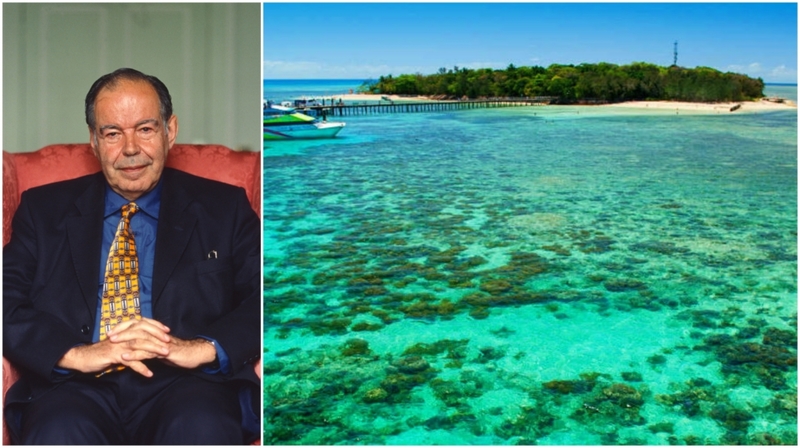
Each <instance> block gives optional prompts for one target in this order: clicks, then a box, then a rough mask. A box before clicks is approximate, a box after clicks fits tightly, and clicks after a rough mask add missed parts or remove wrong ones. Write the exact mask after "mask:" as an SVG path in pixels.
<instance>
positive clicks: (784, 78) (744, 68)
mask: <svg viewBox="0 0 800 448" xmlns="http://www.w3.org/2000/svg"><path fill="white" fill-rule="evenodd" d="M726 70H727V71H729V72H734V73H742V74H745V75H747V76H751V77H754V78H761V79H763V80H764V81H765V82H787V83H796V82H797V70H796V69H791V68H789V67H786V65H783V64H782V65H779V66H777V67H773V68H771V69H769V68H765V67H764V66H763V64H761V63H760V62H753V63H750V64H747V65H738V64H733V65H729V66H728V67H727V68H726Z"/></svg>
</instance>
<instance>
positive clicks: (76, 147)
mask: <svg viewBox="0 0 800 448" xmlns="http://www.w3.org/2000/svg"><path fill="white" fill-rule="evenodd" d="M167 166H169V167H172V168H177V169H180V170H183V171H186V172H189V173H192V174H194V175H197V176H202V177H206V178H209V179H214V180H218V181H221V182H226V183H229V184H232V185H236V186H239V187H242V188H244V189H245V190H246V192H247V198H248V199H249V200H250V205H251V206H252V207H253V210H255V212H256V214H257V215H259V216H260V214H261V156H260V154H258V153H255V152H237V151H233V150H231V149H229V148H227V147H225V146H219V145H179V144H176V145H175V146H173V148H172V149H171V150H170V152H169V156H168V157H167ZM98 171H100V163H99V162H98V161H97V158H96V157H95V156H94V153H93V152H92V150H91V148H90V147H89V144H88V143H85V144H69V145H50V146H46V147H44V148H42V149H40V150H38V151H35V152H31V153H8V152H5V151H3V245H6V243H8V241H9V240H10V238H11V219H12V218H13V217H14V212H15V211H16V210H17V207H18V206H19V201H20V196H21V195H22V192H23V191H25V190H27V189H29V188H32V187H36V186H39V185H44V184H48V183H52V182H57V181H60V180H67V179H73V178H76V177H80V176H83V175H86V174H91V173H96V172H98ZM255 370H256V374H257V375H258V376H259V377H261V369H260V363H256V365H255ZM18 378H19V373H18V371H17V370H16V369H14V367H13V366H12V365H11V363H10V362H8V360H6V359H5V358H3V387H2V389H3V401H5V396H6V391H7V390H8V389H9V388H10V387H11V385H12V384H14V382H15V381H16V380H17V379H18ZM3 429H4V431H3V441H2V442H3V445H7V444H9V443H10V442H11V441H10V438H9V435H8V433H7V431H5V420H3Z"/></svg>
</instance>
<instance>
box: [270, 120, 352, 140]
mask: <svg viewBox="0 0 800 448" xmlns="http://www.w3.org/2000/svg"><path fill="white" fill-rule="evenodd" d="M342 128H344V123H340V122H328V123H298V124H282V125H270V124H264V140H292V139H317V138H333V137H336V134H338V133H339V131H341V130H342Z"/></svg>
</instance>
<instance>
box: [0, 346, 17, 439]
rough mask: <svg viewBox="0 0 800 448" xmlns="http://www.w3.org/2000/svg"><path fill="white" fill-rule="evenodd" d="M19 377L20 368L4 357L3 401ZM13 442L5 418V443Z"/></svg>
mask: <svg viewBox="0 0 800 448" xmlns="http://www.w3.org/2000/svg"><path fill="white" fill-rule="evenodd" d="M18 379H19V370H17V369H16V368H15V367H14V366H12V365H11V363H10V362H9V361H8V360H7V359H6V358H3V403H5V401H6V392H8V389H10V388H11V386H12V385H13V384H14V383H16V382H17V380H18ZM10 444H11V436H10V435H9V434H8V431H7V430H6V420H5V419H3V445H10Z"/></svg>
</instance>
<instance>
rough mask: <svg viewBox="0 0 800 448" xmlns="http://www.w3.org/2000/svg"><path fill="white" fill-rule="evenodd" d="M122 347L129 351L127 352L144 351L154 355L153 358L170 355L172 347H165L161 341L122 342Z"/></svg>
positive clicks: (134, 340) (137, 340) (136, 340)
mask: <svg viewBox="0 0 800 448" xmlns="http://www.w3.org/2000/svg"><path fill="white" fill-rule="evenodd" d="M120 346H121V347H124V348H125V349H127V350H126V352H130V351H143V352H148V353H152V354H153V356H151V357H155V356H168V355H169V353H170V347H169V346H168V345H165V344H164V343H163V342H161V341H154V340H151V339H141V338H140V339H131V340H129V341H124V342H121V343H120ZM143 359H146V358H143Z"/></svg>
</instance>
